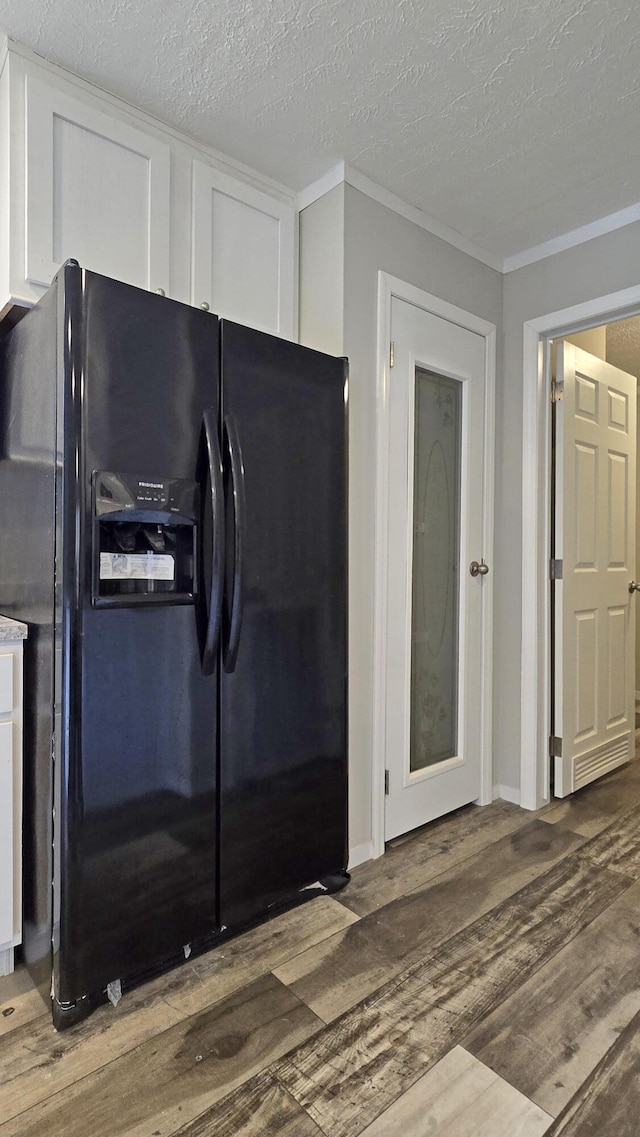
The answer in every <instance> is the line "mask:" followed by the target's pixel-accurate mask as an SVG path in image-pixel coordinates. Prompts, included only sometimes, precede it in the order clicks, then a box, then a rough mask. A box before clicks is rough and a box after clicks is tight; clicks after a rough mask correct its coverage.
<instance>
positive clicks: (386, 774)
mask: <svg viewBox="0 0 640 1137" xmlns="http://www.w3.org/2000/svg"><path fill="white" fill-rule="evenodd" d="M384 792H385V796H386V797H388V796H389V771H388V770H385V772H384Z"/></svg>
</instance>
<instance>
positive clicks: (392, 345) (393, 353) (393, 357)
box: [389, 340, 396, 367]
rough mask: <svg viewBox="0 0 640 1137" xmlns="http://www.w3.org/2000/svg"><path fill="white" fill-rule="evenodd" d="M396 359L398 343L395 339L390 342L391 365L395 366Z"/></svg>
mask: <svg viewBox="0 0 640 1137" xmlns="http://www.w3.org/2000/svg"><path fill="white" fill-rule="evenodd" d="M395 361H396V345H395V343H394V342H393V340H391V343H390V344H389V367H393V365H394V363H395Z"/></svg>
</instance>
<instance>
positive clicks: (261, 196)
mask: <svg viewBox="0 0 640 1137" xmlns="http://www.w3.org/2000/svg"><path fill="white" fill-rule="evenodd" d="M0 165H2V166H4V168H5V169H8V171H9V177H8V178H5V179H0V315H1V314H2V313H3V311H8V310H9V308H10V307H11V306H12V305H19V306H27V307H28V306H30V305H32V304H34V303H35V302H36V301H37V300H38V298H39V297H40V296H41V295H42V293H43V292H44V290H45V289H46V288H48V286H49V284H50V283H51V280H52V278H53V276H54V275H55V273H56V272H57V271H58V269H59V267H60V265H61V264H63V263H64V261H65V260H68V259H69V258H70V257H73V258H74V259H75V260H77V261H78V262H79V263H80V265H81V266H82V267H83V268H88V269H91V270H92V271H94V272H99V273H102V274H103V275H105V276H112V277H115V279H117V280H122V281H125V282H126V283H128V284H133V285H136V286H137V287H139V288H146V289H150V290H151V291H158V292H162V293H165V294H166V295H167V296H172V297H173V298H174V299H178V300H183V301H188V300H189V287H190V289H191V302H192V303H193V304H195V305H198V306H202V307H205V308H209V309H210V310H211V311H212V312H215V313H216V314H220V315H223V316H227V317H229V318H231V319H233V320H236V321H238V322H240V323H244V324H249V325H250V326H252V327H256V328H260V329H262V330H264V331H267V332H271V333H273V334H275V335H280V336H284V337H287V338H294V337H295V334H296V311H297V305H296V289H297V272H296V233H297V209H296V202H295V195H294V194H293V192H292V191H289V190H287V189H286V188H285V187H281V188H278V187H277V185H276V184H275V183H270V182H268V181H267V180H266V179H264V180H263V179H261V176H260V175H259V174H252V173H251V171H246V177H245V176H243V174H242V173H241V172H240V171H239V172H238V176H235V173H234V171H233V164H232V163H231V162H230V161H229V160H225V159H224V158H223V157H222V156H220V155H215V153H214V152H209V151H208V150H206V149H203V148H201V147H198V146H197V145H196V144H195V143H191V142H190V140H189V139H186V138H184V136H181V135H178V134H177V133H176V132H172V131H171V130H170V129H169V128H165V127H163V126H162V124H160V123H154V122H153V120H149V119H147V118H146V117H145V116H144V115H143V114H142V113H141V112H138V111H136V110H135V108H133V107H130V106H128V105H127V104H124V103H121V102H120V101H119V100H117V99H114V98H112V97H111V96H107V95H105V94H104V93H103V92H99V91H97V90H95V88H92V87H91V86H90V85H89V84H87V83H84V82H83V81H81V80H73V79H71V78H70V77H69V76H68V75H66V74H65V73H63V72H60V71H59V70H58V69H57V68H54V67H52V66H51V65H45V64H41V63H39V62H38V61H37V60H35V59H34V58H33V57H30V56H29V53H27V52H26V51H25V49H19V48H18V46H17V45H11V44H10V45H9V49H8V52H7V56H6V59H5V63H4V68H3V70H2V75H1V77H0ZM230 171H231V172H230ZM189 187H191V192H190V191H189ZM261 187H262V188H261ZM190 235H191V240H190Z"/></svg>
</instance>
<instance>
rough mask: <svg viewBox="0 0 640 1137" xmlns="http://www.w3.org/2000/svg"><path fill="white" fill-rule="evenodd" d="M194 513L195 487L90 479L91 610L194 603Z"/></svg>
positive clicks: (122, 477) (103, 476) (101, 474)
mask: <svg viewBox="0 0 640 1137" xmlns="http://www.w3.org/2000/svg"><path fill="white" fill-rule="evenodd" d="M197 510H198V486H197V483H196V482H190V481H187V480H185V479H180V478H166V479H162V480H161V479H159V478H150V477H138V476H132V475H130V474H116V473H112V472H110V471H106V470H98V471H97V472H96V473H94V475H93V587H92V603H93V604H94V606H96V607H101V606H114V605H130V604H140V603H142V604H144V603H162V602H164V603H170V604H179V603H189V602H190V601H192V600H193V599H194V597H195V595H196V587H197V584H196V537H197V516H198V513H197Z"/></svg>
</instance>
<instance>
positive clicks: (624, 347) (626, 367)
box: [607, 316, 640, 378]
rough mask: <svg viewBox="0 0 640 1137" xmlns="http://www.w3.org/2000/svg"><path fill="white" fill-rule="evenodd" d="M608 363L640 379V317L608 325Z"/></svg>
mask: <svg viewBox="0 0 640 1137" xmlns="http://www.w3.org/2000/svg"><path fill="white" fill-rule="evenodd" d="M607 362H608V363H613V366H614V367H619V368H620V369H621V371H626V372H628V374H629V375H636V376H637V377H638V378H640V316H631V317H630V318H629V319H628V320H616V322H615V323H614V324H607Z"/></svg>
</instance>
